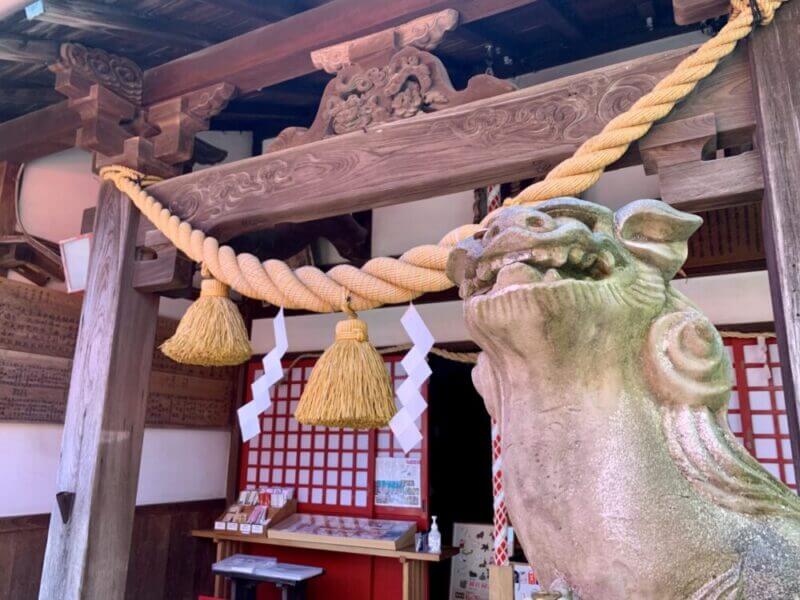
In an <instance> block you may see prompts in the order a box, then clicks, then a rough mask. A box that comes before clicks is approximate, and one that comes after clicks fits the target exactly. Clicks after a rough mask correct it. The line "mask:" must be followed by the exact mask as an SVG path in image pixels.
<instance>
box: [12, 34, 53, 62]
mask: <svg viewBox="0 0 800 600" xmlns="http://www.w3.org/2000/svg"><path fill="white" fill-rule="evenodd" d="M57 59H58V42H53V41H50V40H38V39H31V38H28V37H25V36H21V35H11V34H9V33H4V34H0V60H7V61H11V62H22V63H41V64H50V63H52V62H54V61H55V60H57Z"/></svg>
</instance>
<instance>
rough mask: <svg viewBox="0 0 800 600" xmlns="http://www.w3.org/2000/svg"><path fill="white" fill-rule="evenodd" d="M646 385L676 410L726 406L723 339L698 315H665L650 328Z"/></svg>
mask: <svg viewBox="0 0 800 600" xmlns="http://www.w3.org/2000/svg"><path fill="white" fill-rule="evenodd" d="M645 361H646V363H645V364H646V374H647V379H648V382H649V383H650V386H651V387H652V388H653V390H654V391H655V392H656V394H657V396H658V398H659V399H660V400H661V401H662V402H665V403H668V404H672V405H677V406H681V405H683V406H706V407H708V408H709V409H710V410H712V411H714V412H716V411H717V410H719V409H720V408H722V407H723V406H725V405H726V404H727V401H728V396H729V394H730V390H731V371H730V363H729V361H728V355H727V353H726V352H725V348H724V347H723V345H722V338H721V337H720V336H719V333H718V332H717V330H716V329H715V328H714V326H713V325H712V324H711V323H710V322H709V320H708V319H707V318H706V317H705V316H703V315H702V314H701V313H698V312H695V311H681V312H673V313H669V314H666V315H664V316H662V317H660V318H659V319H658V320H656V321H655V322H654V323H653V325H652V326H651V328H650V332H649V334H648V338H647V348H646V352H645Z"/></svg>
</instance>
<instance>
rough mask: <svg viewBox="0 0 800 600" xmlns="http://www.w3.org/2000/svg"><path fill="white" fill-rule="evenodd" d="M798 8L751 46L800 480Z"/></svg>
mask: <svg viewBox="0 0 800 600" xmlns="http://www.w3.org/2000/svg"><path fill="white" fill-rule="evenodd" d="M798 31H800V4H798V3H797V2H787V3H785V4H784V5H783V7H781V9H780V10H778V12H777V14H776V16H775V20H774V22H773V23H771V24H770V25H768V26H767V27H759V28H757V30H756V31H755V32H754V33H753V36H752V39H751V41H750V44H749V50H750V68H751V71H752V81H753V88H754V91H755V94H754V99H755V103H756V123H757V131H758V147H759V150H760V151H761V163H762V165H763V168H764V191H765V194H764V202H763V215H764V216H763V223H764V242H765V243H764V246H765V250H766V255H767V270H768V271H769V279H770V289H771V290H772V307H773V312H774V314H775V326H776V334H777V338H778V348H779V350H780V355H781V373H782V376H783V390H784V397H785V399H786V413H787V416H788V421H789V432H790V434H791V445H792V455H793V457H794V468H795V475H796V476H800V423H798V418H797V413H798V408H797V403H796V402H797V400H798V399H800V387H798V386H800V202H798V200H800V121H799V120H798V115H800V76H799V75H800V53H799V52H798V50H797V32H798Z"/></svg>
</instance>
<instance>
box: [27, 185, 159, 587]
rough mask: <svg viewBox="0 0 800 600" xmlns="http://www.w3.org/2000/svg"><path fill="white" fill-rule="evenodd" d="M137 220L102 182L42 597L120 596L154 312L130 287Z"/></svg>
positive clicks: (148, 298) (150, 300) (150, 298)
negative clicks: (68, 500) (66, 501)
mask: <svg viewBox="0 0 800 600" xmlns="http://www.w3.org/2000/svg"><path fill="white" fill-rule="evenodd" d="M138 221H139V212H138V211H137V210H136V208H135V207H133V205H132V204H131V203H130V202H128V201H127V200H126V198H125V197H124V196H123V195H122V194H121V193H120V192H118V191H117V190H116V188H115V187H114V186H113V184H111V183H110V182H105V183H103V185H102V187H101V191H100V199H99V202H98V210H97V222H96V227H95V235H94V240H93V243H92V252H91V259H90V266H89V274H88V283H87V287H86V294H85V296H84V300H83V307H82V310H81V320H80V328H79V330H78V341H77V345H76V350H75V359H74V362H73V367H72V380H71V384H70V390H69V398H68V401H67V415H66V422H65V425H64V433H63V438H62V443H61V461H60V464H59V470H58V476H57V487H56V490H57V492H58V493H59V494H61V497H62V498H72V500H71V510H69V511H62V510H61V509H60V506H64V505H65V503H63V502H62V503H58V502H54V503H53V516H52V518H51V519H50V529H49V533H48V536H47V551H46V554H45V559H44V568H43V571H42V583H41V588H40V592H39V594H40V595H39V597H40V598H104V599H107V600H116V599H119V600H121V599H122V598H124V597H125V582H126V575H127V569H128V554H129V552H130V546H131V531H132V525H133V511H134V507H135V504H136V489H137V485H138V480H139V463H140V461H141V453H142V438H143V434H144V419H145V398H146V397H147V392H148V379H149V376H148V374H149V372H150V366H151V360H152V356H153V353H152V351H151V348H152V346H153V342H154V340H155V333H156V318H157V314H158V298H157V297H156V296H154V295H150V294H142V293H140V292H137V291H135V290H134V289H133V286H132V279H133V264H134V245H135V242H136V230H137V226H138ZM70 495H71V496H70ZM66 504H70V503H69V502H68V503H66Z"/></svg>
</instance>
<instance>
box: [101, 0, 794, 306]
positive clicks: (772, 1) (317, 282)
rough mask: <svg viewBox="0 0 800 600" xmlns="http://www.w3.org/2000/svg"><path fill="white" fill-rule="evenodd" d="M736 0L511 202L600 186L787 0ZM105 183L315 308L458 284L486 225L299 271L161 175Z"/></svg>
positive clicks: (185, 243) (168, 228)
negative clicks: (204, 223)
mask: <svg viewBox="0 0 800 600" xmlns="http://www.w3.org/2000/svg"><path fill="white" fill-rule="evenodd" d="M754 1H755V5H754V6H755V7H756V10H757V12H758V18H754V10H753V6H751V4H750V3H749V2H748V1H747V0H732V2H731V8H732V12H731V16H730V19H729V20H728V23H727V24H726V25H725V26H724V27H723V28H722V29H721V30H720V32H719V33H718V34H717V35H716V36H715V37H714V38H712V39H710V40H709V41H707V42H706V43H705V44H703V45H702V46H700V48H698V49H697V50H696V51H695V52H694V53H693V54H692V55H691V56H688V57H687V58H685V59H684V60H683V61H681V62H680V64H678V66H677V67H675V70H674V71H673V72H672V73H671V74H669V75H667V76H666V77H665V78H664V79H662V80H661V81H660V82H659V83H658V84H657V85H656V86H655V87H654V88H653V90H652V91H650V92H649V93H647V94H645V95H644V96H642V97H641V98H639V100H637V101H636V102H635V103H634V104H633V106H631V108H630V109H628V110H627V111H626V112H625V113H623V114H621V115H619V116H617V117H616V118H614V119H612V120H611V121H610V122H609V123H608V124H606V126H605V127H604V128H603V130H602V131H601V132H600V133H598V134H597V135H595V136H593V137H591V138H589V139H588V140H586V142H584V143H583V145H581V147H580V148H578V150H577V151H576V152H575V154H574V155H573V156H572V157H571V158H568V159H566V160H564V161H563V162H561V163H560V164H559V165H557V166H556V167H555V168H554V169H553V170H552V171H550V173H549V174H548V175H547V177H546V178H545V179H544V180H542V181H539V182H537V183H534V184H533V185H530V186H529V187H527V188H525V189H524V190H522V192H520V194H519V195H517V196H516V197H514V198H509V199H507V200H506V201H505V203H504V205H505V206H509V205H517V204H531V203H536V202H541V201H543V200H547V199H550V198H556V197H559V196H574V195H577V194H580V193H581V192H583V191H585V190H586V189H588V188H589V187H591V186H592V185H593V184H594V183H595V182H596V181H597V180H598V179H599V178H600V175H601V174H602V173H603V171H604V170H605V168H606V167H608V166H609V165H611V164H613V163H614V162H615V161H616V160H617V159H619V158H620V157H621V156H622V155H623V154H624V153H625V151H626V150H627V149H628V147H629V146H630V144H631V143H633V142H634V141H636V140H638V139H640V138H641V137H642V136H644V135H645V134H646V133H647V132H648V131H649V130H650V127H652V125H653V123H654V122H656V121H658V120H660V119H662V118H664V117H665V116H667V114H669V112H670V111H671V110H672V108H673V107H674V106H675V104H677V103H678V102H679V101H680V100H682V99H684V98H685V97H686V96H687V95H689V93H690V92H691V91H692V90H693V89H694V87H695V86H696V85H697V83H698V82H699V81H700V80H701V79H703V78H704V77H706V76H707V75H708V74H709V73H711V72H712V71H713V70H714V68H715V67H716V66H717V64H719V62H720V60H722V59H723V58H724V57H726V56H727V55H729V54H730V53H731V52H732V51H733V49H734V48H735V47H736V43H737V42H738V41H739V40H741V39H742V38H744V37H746V36H747V35H748V34H749V33H750V31H751V30H752V28H753V23H754V21H759V20H760V22H761V23H762V24H767V23H769V22H770V21H772V18H773V16H774V14H775V11H776V10H777V9H778V8H779V7H780V5H781V4H782V3H783V1H785V0H754ZM101 175H102V177H103V178H104V179H109V180H111V181H113V182H114V183H115V185H116V186H117V188H119V189H120V191H122V192H124V193H125V194H126V195H128V196H129V197H130V198H131V200H132V201H133V202H134V204H135V205H136V206H137V208H138V209H139V210H140V211H141V212H142V213H143V214H144V215H145V216H146V217H147V218H148V219H149V220H150V221H151V222H152V223H153V224H154V225H155V226H156V227H157V228H158V229H159V230H160V231H161V232H162V233H164V234H165V235H166V236H167V238H169V240H170V241H171V242H172V243H173V244H174V245H175V246H176V247H177V248H178V249H180V250H181V251H182V252H184V253H185V254H186V255H187V256H189V257H190V258H191V259H192V260H194V261H196V262H201V263H203V265H204V266H205V267H206V268H207V269H208V270H209V271H210V272H211V274H212V275H213V276H214V278H215V279H217V280H219V281H221V282H222V283H224V284H225V285H228V286H230V287H231V288H233V289H234V290H236V291H237V292H239V293H240V294H242V295H244V296H248V297H250V298H254V299H256V300H262V301H265V302H269V303H270V304H273V305H276V306H283V307H284V308H293V309H305V310H309V311H313V312H320V313H324V312H334V311H336V310H339V301H340V299H341V298H342V295H343V294H347V295H349V296H350V298H351V306H352V308H353V309H354V310H366V309H370V308H376V307H378V306H381V305H383V304H401V303H405V302H409V301H410V300H413V299H414V298H416V297H418V296H420V295H422V294H423V293H426V292H437V291H441V290H445V289H447V288H449V287H452V285H453V284H452V282H451V281H450V280H449V279H448V278H447V275H446V274H445V268H446V266H447V256H448V254H449V253H450V250H451V249H452V248H453V247H454V246H455V245H456V244H458V242H460V241H461V240H464V239H466V238H468V237H470V236H472V235H474V234H475V233H476V232H478V231H479V230H481V229H482V228H483V227H482V225H463V226H461V227H458V228H456V229H454V230H452V231H451V232H449V233H448V234H447V235H446V236H444V237H443V238H442V239H441V240H439V243H438V244H436V245H425V246H417V247H415V248H412V249H410V250H408V251H407V252H406V253H404V254H403V255H402V256H401V257H400V258H399V259H394V258H386V257H381V258H373V259H372V260H370V261H368V262H367V263H366V264H365V265H364V266H363V267H361V269H357V268H356V267H353V266H351V265H339V266H336V267H333V268H332V269H331V270H329V271H328V272H327V273H324V272H322V271H321V270H319V269H317V268H316V267H300V268H299V269H296V270H294V271H293V270H292V269H291V268H290V267H289V266H288V265H287V264H286V263H284V262H282V261H280V260H267V261H265V262H263V263H262V262H261V261H260V260H259V259H258V258H257V257H255V256H253V255H252V254H239V255H237V254H236V253H235V252H234V250H233V249H232V248H231V247H230V246H220V245H219V242H218V241H217V240H216V238H213V237H211V236H207V235H206V234H205V233H203V232H202V231H200V230H198V229H194V228H193V227H192V226H191V225H190V224H189V223H188V222H186V221H181V220H180V219H179V218H178V217H177V216H175V215H173V214H172V213H171V212H170V211H169V210H168V209H167V208H165V207H164V206H162V205H161V203H160V202H158V201H157V200H156V199H155V198H153V197H152V196H151V195H150V194H149V193H147V192H146V191H145V190H144V189H143V188H144V187H146V186H147V185H149V184H152V183H154V182H155V181H156V179H155V178H144V177H142V176H141V174H140V173H137V172H136V171H134V170H132V169H128V168H126V167H118V166H114V167H107V168H104V169H102V170H101Z"/></svg>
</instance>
